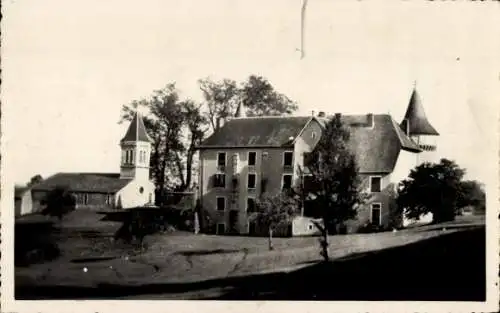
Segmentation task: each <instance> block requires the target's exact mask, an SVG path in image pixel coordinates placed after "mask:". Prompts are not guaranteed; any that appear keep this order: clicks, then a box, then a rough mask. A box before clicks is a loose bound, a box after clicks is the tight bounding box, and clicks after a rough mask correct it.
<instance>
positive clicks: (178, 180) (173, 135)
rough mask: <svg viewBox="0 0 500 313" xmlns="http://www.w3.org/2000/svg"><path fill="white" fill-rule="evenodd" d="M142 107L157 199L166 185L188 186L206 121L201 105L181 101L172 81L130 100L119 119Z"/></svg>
mask: <svg viewBox="0 0 500 313" xmlns="http://www.w3.org/2000/svg"><path fill="white" fill-rule="evenodd" d="M138 108H144V109H145V110H146V111H147V114H145V116H144V124H145V126H146V129H147V132H148V134H149V136H150V137H151V139H152V141H153V143H152V151H151V158H150V167H151V174H152V178H153V180H154V182H155V184H156V186H157V191H158V193H159V194H158V195H157V197H156V200H157V201H161V199H162V192H163V191H164V190H165V189H166V188H170V189H175V190H177V191H184V190H186V189H187V188H189V187H190V185H191V182H192V177H193V169H194V155H195V153H196V150H195V148H196V145H197V144H199V143H200V142H201V140H202V139H203V137H204V134H205V130H206V129H204V125H205V123H206V121H205V118H204V116H202V113H201V106H200V105H197V104H195V103H194V102H193V101H191V100H183V101H181V100H180V98H179V92H178V90H177V88H176V86H175V83H170V84H168V85H167V86H166V87H164V88H163V89H160V90H155V91H154V92H153V94H152V96H150V97H149V98H147V99H142V100H140V101H133V102H132V103H131V104H127V105H124V106H123V108H122V118H121V120H120V122H123V121H130V120H132V118H133V116H134V114H135V111H136V110H137V109H138Z"/></svg>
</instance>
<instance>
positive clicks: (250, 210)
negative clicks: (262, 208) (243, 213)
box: [247, 198, 257, 213]
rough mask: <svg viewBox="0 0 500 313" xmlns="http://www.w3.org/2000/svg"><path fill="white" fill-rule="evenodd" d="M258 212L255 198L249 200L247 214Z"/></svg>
mask: <svg viewBox="0 0 500 313" xmlns="http://www.w3.org/2000/svg"><path fill="white" fill-rule="evenodd" d="M253 212H257V207H256V205H255V199H254V198H247V213H253Z"/></svg>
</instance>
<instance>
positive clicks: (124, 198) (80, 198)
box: [18, 113, 155, 214]
mask: <svg viewBox="0 0 500 313" xmlns="http://www.w3.org/2000/svg"><path fill="white" fill-rule="evenodd" d="M120 148H121V160H120V172H119V173H81V172H70V173H57V174H54V175H52V176H50V177H48V178H47V179H44V180H43V181H41V182H39V183H37V184H35V185H34V186H32V187H31V188H30V192H29V195H30V199H29V201H28V200H24V201H22V203H21V202H20V203H19V204H18V206H19V207H22V208H23V209H22V210H21V211H22V212H23V213H22V214H28V213H33V212H37V211H40V210H41V209H43V207H44V199H45V197H46V195H47V193H49V192H50V191H51V190H53V189H54V188H56V187H64V188H67V189H68V190H69V192H71V193H72V194H73V196H74V197H75V199H76V208H77V209H79V208H86V209H95V210H105V209H127V208H132V207H137V206H142V205H146V204H153V203H154V201H155V185H154V183H153V182H152V181H151V180H150V175H149V158H150V154H151V139H150V138H149V136H148V134H147V132H146V127H145V126H144V121H143V119H142V117H141V115H140V114H139V113H136V114H135V116H134V117H133V119H132V121H131V123H130V125H129V127H128V129H127V132H126V134H125V136H124V137H123V138H122V140H121V141H120ZM23 199H24V197H23ZM27 205H29V206H30V208H26V206H27Z"/></svg>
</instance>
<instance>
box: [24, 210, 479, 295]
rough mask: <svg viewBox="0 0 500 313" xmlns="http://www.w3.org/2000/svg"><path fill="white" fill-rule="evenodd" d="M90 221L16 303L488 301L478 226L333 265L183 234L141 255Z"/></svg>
mask: <svg viewBox="0 0 500 313" xmlns="http://www.w3.org/2000/svg"><path fill="white" fill-rule="evenodd" d="M79 214H84V213H79ZM84 220H85V218H82V216H78V217H76V216H73V217H70V218H69V219H68V220H67V221H66V222H65V235H64V236H61V237H62V238H65V237H68V239H65V240H63V239H62V238H61V241H60V242H59V246H60V248H61V249H62V252H63V254H62V256H61V257H59V258H58V259H56V260H54V261H51V262H46V263H43V264H36V265H31V266H29V267H17V268H16V278H15V279H16V298H17V299H37V298H61V299H62V298H67V299H68V298H70V299H73V298H111V297H112V298H142V299H296V300H301V299H302V300H306V299H336V300H376V299H384V300H461V301H465V300H471V301H472V300H476V301H481V300H484V299H483V298H484V285H485V233H484V221H482V220H480V219H479V220H478V219H477V218H475V219H473V220H467V219H465V221H459V222H455V223H451V224H449V225H439V226H425V227H416V228H413V229H408V230H404V231H399V232H395V233H393V232H387V233H379V234H359V235H343V236H332V237H330V255H331V256H332V259H333V261H332V262H330V263H328V264H324V263H320V262H319V261H320V256H319V253H318V251H319V250H318V241H317V238H289V239H285V238H276V239H275V240H274V243H275V250H274V251H268V249H267V239H266V238H252V237H226V236H208V235H193V234H186V233H184V234H182V233H175V234H169V235H155V236H151V237H149V238H147V243H148V249H147V251H146V252H145V253H142V254H138V255H137V254H136V255H134V253H132V251H131V249H130V248H128V249H127V248H124V247H119V246H118V245H116V244H114V243H112V242H111V234H112V232H113V230H114V229H116V227H117V225H116V224H113V223H104V222H99V221H98V220H95V221H93V222H92V221H91V222H88V223H87V225H84V224H85V223H83V224H82V221H84ZM88 220H91V218H90V219H88ZM443 227H445V228H446V229H445V230H443ZM90 228H92V229H93V230H92V231H91V232H90V231H89V229H90ZM96 230H97V231H96ZM89 234H91V235H89Z"/></svg>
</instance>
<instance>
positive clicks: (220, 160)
mask: <svg viewBox="0 0 500 313" xmlns="http://www.w3.org/2000/svg"><path fill="white" fill-rule="evenodd" d="M225 166H226V153H225V152H219V153H218V154H217V167H225Z"/></svg>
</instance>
